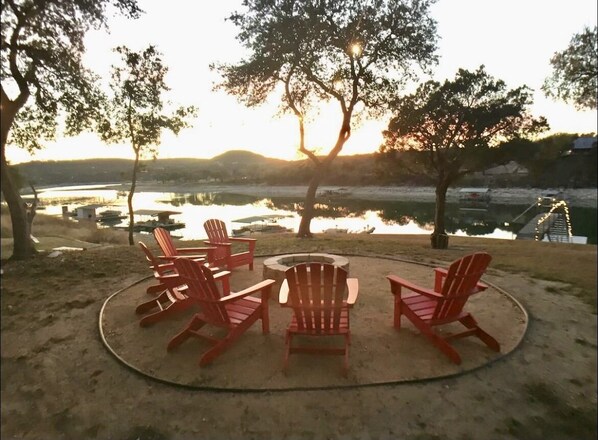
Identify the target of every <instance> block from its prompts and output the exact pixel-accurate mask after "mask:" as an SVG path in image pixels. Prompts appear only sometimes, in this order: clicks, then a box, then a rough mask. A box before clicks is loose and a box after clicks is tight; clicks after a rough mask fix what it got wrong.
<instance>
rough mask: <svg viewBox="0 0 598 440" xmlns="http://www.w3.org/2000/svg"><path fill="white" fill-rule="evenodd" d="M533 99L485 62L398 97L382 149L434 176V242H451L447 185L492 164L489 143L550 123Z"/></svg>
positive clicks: (411, 167)
mask: <svg viewBox="0 0 598 440" xmlns="http://www.w3.org/2000/svg"><path fill="white" fill-rule="evenodd" d="M531 104H532V92H531V90H530V89H528V88H527V87H526V86H522V87H518V88H516V89H511V90H509V89H508V88H507V86H506V84H505V83H504V82H503V81H501V80H497V79H494V78H492V77H491V76H490V75H488V73H487V72H486V71H485V70H484V66H481V67H480V68H479V69H477V70H476V71H474V72H470V71H467V70H464V69H460V70H459V71H458V72H457V75H456V76H455V79H453V80H446V81H444V83H440V82H437V81H428V82H426V83H424V84H422V85H420V86H419V87H418V89H417V90H416V92H415V93H413V94H411V95H408V96H404V97H399V98H397V100H396V102H395V103H394V104H393V106H392V108H393V113H394V116H393V117H392V118H391V120H390V122H389V124H388V130H386V131H385V132H384V143H383V144H382V146H381V147H380V151H381V152H382V153H391V154H392V153H395V154H397V153H398V162H399V164H400V166H401V169H403V170H406V171H408V172H412V173H419V174H424V175H426V176H428V177H429V178H431V179H432V180H433V181H434V182H435V186H436V209H435V215H434V231H433V232H432V235H431V242H432V247H433V248H435V249H446V248H447V247H448V235H447V234H446V231H445V205H446V193H447V190H448V188H449V187H450V186H451V185H452V184H454V183H455V182H457V181H458V180H459V179H460V178H461V177H462V176H464V175H466V174H468V173H471V172H474V171H479V170H482V169H484V168H486V167H488V166H489V165H490V164H491V162H492V160H491V159H490V157H491V156H490V154H489V153H490V148H491V147H495V146H497V145H498V144H499V143H500V142H501V141H507V140H509V139H514V138H517V137H521V136H524V135H532V134H535V133H538V132H540V131H542V130H545V129H547V128H548V124H547V123H546V120H545V119H544V118H542V117H541V118H537V119H536V118H534V117H532V115H530V113H529V106H530V105H531ZM389 165H390V166H396V165H397V164H396V162H395V161H390V163H389Z"/></svg>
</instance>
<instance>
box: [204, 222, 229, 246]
mask: <svg viewBox="0 0 598 440" xmlns="http://www.w3.org/2000/svg"><path fill="white" fill-rule="evenodd" d="M203 227H204V229H205V230H206V234H208V239H209V240H210V241H211V242H212V243H228V242H229V239H228V233H227V232H226V224H225V223H224V222H223V221H222V220H218V219H214V218H213V219H210V220H206V221H205V222H204V224H203Z"/></svg>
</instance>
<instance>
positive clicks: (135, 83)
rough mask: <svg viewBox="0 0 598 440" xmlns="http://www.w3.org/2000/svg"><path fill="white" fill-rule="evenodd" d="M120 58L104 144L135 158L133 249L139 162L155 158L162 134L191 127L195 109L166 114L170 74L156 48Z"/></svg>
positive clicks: (114, 72) (129, 198) (102, 128)
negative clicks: (122, 146) (121, 147)
mask: <svg viewBox="0 0 598 440" xmlns="http://www.w3.org/2000/svg"><path fill="white" fill-rule="evenodd" d="M115 51H116V52H117V53H119V54H120V55H121V60H120V63H119V64H116V65H113V66H112V76H111V80H110V88H111V89H112V92H113V95H112V98H111V99H110V100H109V102H108V106H107V111H106V113H105V114H104V117H103V120H102V122H101V124H100V127H99V131H100V134H101V137H102V140H104V141H106V142H121V141H127V142H130V144H131V147H132V149H133V153H134V154H135V160H134V161H133V171H132V175H131V188H130V190H129V194H128V196H127V205H128V208H129V244H130V245H133V244H134V241H133V228H134V224H135V223H134V221H133V217H134V216H133V196H134V194H135V187H136V185H137V174H138V173H139V165H140V164H139V160H140V159H141V158H142V156H145V155H149V156H151V157H152V158H154V159H155V158H156V156H157V154H158V146H159V145H160V139H161V135H162V131H163V130H170V131H171V132H173V133H174V134H178V133H179V131H180V130H181V129H183V128H186V127H188V126H189V124H188V123H187V118H188V117H189V116H194V115H195V112H196V109H195V107H192V106H191V107H179V108H177V109H176V110H174V111H173V112H172V114H165V111H166V110H165V109H164V107H165V104H166V105H169V104H170V103H169V102H168V101H165V100H164V98H163V94H164V93H165V92H167V91H168V90H170V89H169V87H168V86H167V85H166V82H165V76H166V73H167V72H168V67H166V66H165V65H164V63H163V61H162V58H161V54H160V52H158V51H157V50H156V48H155V47H154V46H151V45H150V46H148V47H147V49H145V50H143V51H140V52H135V51H131V50H130V49H129V48H127V47H125V46H119V47H117V48H116V49H115Z"/></svg>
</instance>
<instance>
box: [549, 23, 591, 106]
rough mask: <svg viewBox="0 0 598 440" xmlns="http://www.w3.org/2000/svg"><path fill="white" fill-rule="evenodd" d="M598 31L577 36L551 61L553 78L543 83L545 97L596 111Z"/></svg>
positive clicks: (586, 31)
mask: <svg viewBox="0 0 598 440" xmlns="http://www.w3.org/2000/svg"><path fill="white" fill-rule="evenodd" d="M597 29H598V27H596V26H594V29H591V28H589V27H586V28H585V29H584V30H583V31H582V32H580V33H579V34H575V35H574V36H573V38H572V39H571V42H570V43H569V46H568V47H567V48H566V49H565V50H563V51H561V52H556V53H555V54H554V56H553V57H552V58H551V59H550V64H551V65H552V69H553V71H552V75H551V76H550V77H548V78H547V79H546V80H545V81H544V85H543V86H542V90H543V91H544V93H545V94H546V96H550V97H554V98H558V99H561V100H563V101H566V102H570V103H573V105H575V107H577V108H578V109H588V110H596V96H597V95H598V35H597Z"/></svg>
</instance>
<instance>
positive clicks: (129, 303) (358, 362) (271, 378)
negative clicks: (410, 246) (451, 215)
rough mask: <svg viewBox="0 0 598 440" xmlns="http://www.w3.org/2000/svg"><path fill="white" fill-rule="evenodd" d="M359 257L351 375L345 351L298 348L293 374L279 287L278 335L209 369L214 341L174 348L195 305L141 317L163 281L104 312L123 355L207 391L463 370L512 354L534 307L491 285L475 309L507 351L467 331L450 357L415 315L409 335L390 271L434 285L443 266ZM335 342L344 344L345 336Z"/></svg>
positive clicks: (239, 277)
mask: <svg viewBox="0 0 598 440" xmlns="http://www.w3.org/2000/svg"><path fill="white" fill-rule="evenodd" d="M349 261H350V266H351V267H350V276H351V277H355V278H357V279H358V281H359V297H358V301H357V303H356V304H355V306H354V307H353V308H352V310H351V332H352V343H351V349H350V363H349V364H350V371H349V375H348V377H347V378H345V377H343V376H342V375H341V374H339V371H340V370H341V365H342V358H341V357H339V356H334V357H333V356H305V355H303V356H302V355H293V356H292V357H291V363H290V368H289V371H288V372H287V374H286V375H285V374H283V372H282V370H281V366H282V354H283V352H284V334H285V329H286V327H287V325H288V323H289V322H290V314H291V311H290V310H289V309H288V308H282V307H280V306H279V305H278V303H277V301H276V296H277V295H276V293H277V291H275V292H272V293H273V294H272V298H271V299H270V301H269V317H270V333H269V334H268V335H266V336H264V335H262V333H261V327H260V325H259V322H258V323H257V324H255V325H254V326H252V327H251V329H250V330H249V331H247V332H246V333H245V335H244V336H243V338H242V340H239V341H238V343H236V344H235V345H234V346H232V347H231V348H230V350H228V351H227V352H225V353H224V354H223V355H222V356H220V357H219V358H218V359H217V360H216V361H214V363H213V364H212V365H209V366H206V367H204V368H199V367H197V362H198V360H199V356H200V355H201V353H202V352H203V351H205V350H206V349H207V347H208V345H207V344H205V343H202V342H201V341H198V340H193V341H187V342H185V344H183V345H181V346H180V347H179V348H177V349H176V350H174V351H172V352H170V353H167V352H166V351H165V347H166V345H167V344H168V341H169V340H170V338H172V337H173V336H174V335H176V334H177V333H178V332H179V331H180V329H182V328H184V327H185V325H186V324H187V322H189V320H190V318H191V316H192V314H193V313H194V312H195V308H194V307H193V308H191V309H189V310H187V311H185V312H183V313H178V314H177V315H175V316H173V317H172V318H171V319H168V320H164V321H162V322H159V323H156V324H155V325H153V326H151V327H144V328H142V327H140V326H139V325H138V319H139V318H140V316H135V315H134V314H133V313H131V311H132V310H135V307H136V306H137V305H138V304H141V303H142V302H145V301H147V300H148V298H149V297H148V294H147V293H146V291H145V288H147V286H149V285H152V284H156V283H155V281H154V280H153V279H152V280H148V281H146V282H144V283H140V284H137V285H135V286H132V287H131V288H128V289H126V290H125V291H123V292H121V293H119V294H118V295H115V296H114V297H112V298H111V299H110V300H109V301H108V302H107V303H106V305H105V307H104V310H103V313H102V329H103V332H104V334H105V339H106V341H107V343H108V345H109V346H110V347H112V349H114V350H115V351H116V353H117V354H118V356H120V357H121V358H123V359H124V360H125V361H126V362H127V363H129V364H131V365H133V366H134V367H135V368H137V369H139V370H140V371H142V372H144V373H145V374H148V375H150V376H154V377H157V378H160V379H162V380H165V381H169V382H174V383H179V384H185V385H191V386H197V387H202V388H203V387H208V388H222V389H231V388H237V389H254V390H259V389H271V390H280V389H297V388H301V389H308V388H312V389H315V388H320V387H351V386H359V385H369V384H376V383H391V382H403V381H409V380H419V379H429V378H434V377H441V376H450V375H455V374H463V373H465V372H467V371H471V370H473V369H475V368H478V367H480V366H482V365H485V364H487V363H488V362H492V361H495V360H496V359H498V358H500V357H501V356H503V355H504V354H507V353H510V352H511V351H512V350H513V349H514V348H515V347H516V345H517V344H518V343H519V342H520V340H521V338H522V337H523V335H524V332H525V328H526V326H527V319H526V316H525V312H524V311H523V310H522V309H521V308H520V307H519V306H518V304H517V303H516V302H514V301H512V300H511V298H510V297H509V296H507V295H505V294H503V293H502V292H501V291H499V290H497V289H496V288H493V287H491V288H489V289H488V290H487V291H485V292H484V293H483V294H480V295H476V296H474V297H472V298H471V301H470V302H468V311H469V312H470V313H472V314H473V315H474V316H475V317H476V319H477V320H478V321H479V322H480V323H481V326H482V328H484V330H486V331H487V332H488V333H490V334H492V335H500V338H499V339H500V342H499V343H500V345H501V351H500V353H496V352H494V351H492V350H490V349H489V348H487V347H486V346H485V345H484V344H483V343H482V342H481V341H480V340H478V339H477V338H463V339H460V340H456V341H455V343H454V345H455V347H456V349H457V350H458V351H459V353H460V355H461V357H462V359H463V362H462V363H461V364H460V365H456V364H453V363H452V362H447V359H446V358H444V357H443V356H444V355H443V354H442V353H441V352H440V351H439V350H437V349H436V348H435V347H434V346H433V345H432V344H430V343H426V341H424V340H423V338H422V336H421V335H420V334H419V332H418V331H417V330H416V329H415V327H413V325H412V324H411V323H410V322H409V321H408V320H407V319H406V318H404V319H403V322H402V325H403V328H402V330H401V332H400V333H397V332H396V331H395V330H394V328H393V327H392V325H391V323H392V320H393V307H392V296H391V295H390V291H389V288H388V281H387V280H386V278H385V276H386V275H388V274H391V273H394V274H398V275H402V276H408V277H409V280H410V281H412V282H415V283H418V284H420V285H424V286H431V285H432V284H433V279H432V278H433V271H432V270H431V269H430V268H429V267H428V266H424V265H418V264H412V263H407V262H400V261H396V260H391V259H382V258H369V257H350V258H349ZM254 264H255V267H254V270H253V271H249V270H235V272H234V276H233V277H232V280H231V284H232V288H233V291H240V290H242V289H244V288H246V287H249V286H252V285H254V284H256V283H258V282H259V281H261V280H262V279H263V277H262V275H261V274H262V271H263V266H262V259H261V258H258V259H256V261H255V262H254ZM507 323H508V324H507ZM446 327H449V326H445V328H444V329H443V331H444V332H449V331H453V332H459V331H462V330H463V327H462V326H461V325H460V324H456V325H453V326H452V328H450V329H449V328H446ZM497 337H498V336H497ZM329 339H331V338H329ZM312 342H313V341H312ZM302 343H304V344H305V343H310V341H305V340H303V341H302ZM320 343H322V341H320ZM326 343H328V344H330V345H331V346H332V345H335V346H339V344H340V346H341V347H342V341H338V340H336V341H335V340H327V341H326Z"/></svg>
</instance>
